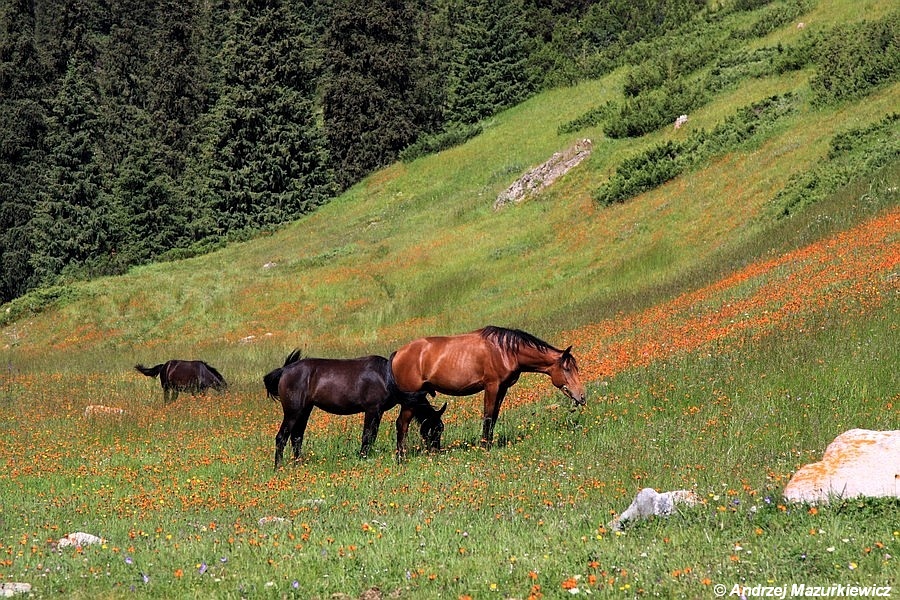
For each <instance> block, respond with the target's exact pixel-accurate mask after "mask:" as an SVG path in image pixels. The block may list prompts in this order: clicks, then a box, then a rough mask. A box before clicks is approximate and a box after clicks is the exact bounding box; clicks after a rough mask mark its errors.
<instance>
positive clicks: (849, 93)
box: [810, 12, 900, 105]
mask: <svg viewBox="0 0 900 600" xmlns="http://www.w3.org/2000/svg"><path fill="white" fill-rule="evenodd" d="M814 61H815V65H816V75H815V77H813V78H812V80H811V81H810V87H811V88H812V90H813V92H814V93H815V101H816V103H817V104H820V105H822V104H831V103H834V102H839V101H841V100H846V99H851V98H860V97H862V96H865V95H866V94H869V93H870V92H871V91H872V90H874V89H875V88H876V87H877V86H879V85H881V84H884V83H888V82H891V81H896V80H897V78H898V75H900V12H895V13H893V14H891V15H889V16H888V17H886V18H884V19H882V20H880V21H875V22H863V23H857V24H853V25H841V26H838V27H835V28H834V29H833V30H831V31H830V32H829V33H828V35H827V36H826V37H825V38H824V40H822V41H821V42H820V43H819V44H817V48H816V52H815V53H814Z"/></svg>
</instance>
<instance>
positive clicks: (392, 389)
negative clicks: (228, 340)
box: [263, 350, 447, 469]
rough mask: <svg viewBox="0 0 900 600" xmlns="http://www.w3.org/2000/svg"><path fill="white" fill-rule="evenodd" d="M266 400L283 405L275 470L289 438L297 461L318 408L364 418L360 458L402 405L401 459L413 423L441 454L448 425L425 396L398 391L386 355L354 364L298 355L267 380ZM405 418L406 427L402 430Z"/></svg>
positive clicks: (398, 441)
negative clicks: (386, 417) (413, 421)
mask: <svg viewBox="0 0 900 600" xmlns="http://www.w3.org/2000/svg"><path fill="white" fill-rule="evenodd" d="M263 383H264V384H265V386H266V391H267V392H268V395H269V397H270V398H272V399H273V400H279V401H280V402H281V406H282V408H283V409H284V420H283V421H282V422H281V427H280V428H279V430H278V434H277V435H276V436H275V468H276V469H278V467H279V466H280V465H281V462H282V456H283V453H284V447H285V445H287V441H288V438H290V440H291V445H292V446H293V450H294V460H295V461H298V460H299V459H300V447H301V446H302V445H303V435H304V433H305V432H306V424H307V422H308V421H309V415H310V413H312V409H313V408H314V407H318V408H320V409H321V410H324V411H325V412H329V413H331V414H335V415H354V414H359V413H365V418H364V419H363V433H362V446H361V448H360V451H359V454H360V456H361V457H363V458H365V457H366V456H367V455H368V453H369V449H370V448H371V447H372V444H374V443H375V438H376V437H377V436H378V426H379V425H380V424H381V417H382V415H383V414H384V413H385V411H387V410H390V409H391V408H393V407H394V406H396V405H397V404H399V405H400V416H399V417H397V458H398V460H399V459H401V458H402V457H403V454H404V440H405V438H406V432H407V428H408V427H409V421H410V419H416V421H417V422H418V423H420V425H421V430H420V432H421V434H422V439H424V440H425V442H426V444H427V445H428V446H429V448H430V449H432V450H440V447H441V434H442V433H443V431H444V422H443V421H442V420H441V415H443V414H444V411H445V410H446V409H447V405H446V404H445V405H444V407H443V408H441V410H435V409H434V407H433V406H431V404H430V403H429V402H428V400H427V399H426V397H425V394H419V393H413V394H406V393H403V392H400V390H398V389H397V387H396V386H395V385H394V380H393V378H392V377H391V367H390V363H389V362H388V359H386V358H384V357H383V356H364V357H361V358H350V359H328V358H301V356H300V351H299V350H294V351H293V352H291V353H290V354H289V355H288V356H287V358H286V359H285V361H284V366H283V367H280V368H278V369H275V370H273V371H271V372H270V373H268V374H266V375H265V377H263ZM401 419H403V423H404V426H403V427H402V428H401V426H400V424H401Z"/></svg>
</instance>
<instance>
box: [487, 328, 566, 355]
mask: <svg viewBox="0 0 900 600" xmlns="http://www.w3.org/2000/svg"><path fill="white" fill-rule="evenodd" d="M481 337H483V338H484V339H486V340H490V341H492V342H494V343H495V344H497V345H498V346H500V348H501V349H503V350H504V351H505V352H518V351H519V346H521V345H523V344H524V345H526V346H530V347H531V348H534V349H535V350H538V351H540V352H547V351H550V350H552V351H554V352H562V350H559V349H557V348H554V347H553V346H551V345H550V344H548V343H547V342H545V341H544V340H542V339H540V338H538V337H535V336H533V335H531V334H530V333H528V332H527V331H522V330H521V329H507V328H505V327H495V326H493V325H488V326H487V327H485V328H484V329H481Z"/></svg>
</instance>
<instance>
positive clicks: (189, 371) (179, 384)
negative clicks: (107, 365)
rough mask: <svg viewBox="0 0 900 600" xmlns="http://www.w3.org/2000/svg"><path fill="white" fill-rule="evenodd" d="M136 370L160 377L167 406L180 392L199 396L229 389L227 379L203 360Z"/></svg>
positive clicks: (165, 363)
mask: <svg viewBox="0 0 900 600" xmlns="http://www.w3.org/2000/svg"><path fill="white" fill-rule="evenodd" d="M134 368H135V369H137V371H138V372H140V373H143V374H144V375H146V376H147V377H157V376H158V377H159V383H160V385H162V390H163V400H164V401H165V403H166V404H168V403H169V402H174V401H175V400H176V399H177V398H178V393H179V392H190V393H191V394H199V393H201V392H203V391H205V390H207V389H210V388H212V389H214V390H216V391H222V390H224V389H225V388H226V387H228V384H227V383H226V382H225V378H224V377H222V375H221V374H220V373H219V372H218V371H216V370H215V369H214V368H213V367H212V366H210V365H208V364H207V363H205V362H203V361H202V360H170V361H168V362H164V363H162V364H159V365H156V366H155V367H145V366H143V365H134Z"/></svg>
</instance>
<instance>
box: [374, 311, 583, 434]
mask: <svg viewBox="0 0 900 600" xmlns="http://www.w3.org/2000/svg"><path fill="white" fill-rule="evenodd" d="M571 351H572V347H571V346H569V347H568V348H566V349H565V350H558V349H556V348H554V347H553V346H551V345H550V344H548V343H547V342H545V341H543V340H540V339H538V338H536V337H535V336H533V335H531V334H530V333H526V332H524V331H520V330H518V329H504V328H502V327H493V326H488V327H484V328H483V329H479V330H477V331H473V332H471V333H464V334H462V335H453V336H435V337H424V338H419V339H417V340H413V341H411V342H409V343H408V344H406V345H405V346H403V347H402V348H400V349H399V350H397V351H396V352H394V354H392V355H391V372H392V373H393V375H394V381H396V382H397V387H398V388H400V389H401V390H402V391H404V392H410V393H413V392H427V393H429V394H431V395H432V396H434V395H435V393H441V394H448V395H450V396H468V395H470V394H475V393H478V392H480V391H484V421H483V426H484V427H483V431H482V439H481V444H482V446H484V447H486V448H488V447H490V445H491V443H492V441H493V437H494V425H495V424H496V422H497V417H498V416H499V414H500V405H501V404H502V403H503V398H504V397H505V396H506V392H507V391H508V390H509V388H510V387H511V386H512V385H513V384H515V383H516V381H518V380H519V376H520V375H521V374H522V373H543V374H545V375H549V376H550V380H551V381H552V382H553V385H555V386H556V387H557V388H559V389H560V390H562V392H563V393H564V394H566V395H567V396H568V397H570V398H571V399H572V400H573V401H574V402H575V404H577V405H582V404H584V402H585V391H584V385H582V383H581V379H580V378H579V376H578V363H577V362H576V361H575V357H574V356H573V355H572V352H571Z"/></svg>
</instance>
